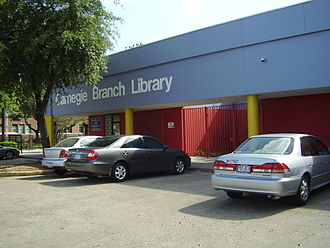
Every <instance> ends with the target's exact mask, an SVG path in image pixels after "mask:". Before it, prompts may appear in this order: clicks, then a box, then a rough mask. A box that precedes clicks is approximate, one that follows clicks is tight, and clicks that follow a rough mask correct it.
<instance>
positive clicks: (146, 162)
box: [65, 135, 190, 182]
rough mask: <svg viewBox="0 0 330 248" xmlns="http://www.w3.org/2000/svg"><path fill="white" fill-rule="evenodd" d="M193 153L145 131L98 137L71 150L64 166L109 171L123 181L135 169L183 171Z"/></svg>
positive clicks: (90, 172)
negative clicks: (151, 135) (174, 146)
mask: <svg viewBox="0 0 330 248" xmlns="http://www.w3.org/2000/svg"><path fill="white" fill-rule="evenodd" d="M189 166H190V157H189V156H188V155H187V154H186V153H185V152H184V151H181V150H178V149H174V148H168V147H167V146H166V145H164V144H162V143H160V142H159V141H158V140H156V139H154V138H152V137H149V136H142V135H127V136H106V137H101V138H97V139H96V140H95V141H94V142H92V143H90V144H88V147H87V148H77V149H70V150H69V157H68V160H67V161H66V162H65V167H66V169H67V170H69V171H73V172H78V173H80V174H83V175H86V176H88V177H96V176H98V175H109V176H111V177H112V179H113V180H114V181H117V182H120V181H124V180H125V179H126V178H127V176H128V175H129V174H130V175H131V174H135V173H146V172H157V171H172V172H174V173H176V174H182V173H183V172H184V171H185V169H186V168H187V167H189Z"/></svg>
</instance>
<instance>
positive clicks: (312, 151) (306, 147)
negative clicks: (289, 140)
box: [301, 137, 330, 156]
mask: <svg viewBox="0 0 330 248" xmlns="http://www.w3.org/2000/svg"><path fill="white" fill-rule="evenodd" d="M329 154H330V153H329V149H328V148H327V147H326V145H324V144H323V143H322V142H321V141H320V140H319V139H317V138H315V137H303V138H301V155H302V156H320V155H329Z"/></svg>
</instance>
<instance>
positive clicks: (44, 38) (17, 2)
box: [0, 0, 121, 133]
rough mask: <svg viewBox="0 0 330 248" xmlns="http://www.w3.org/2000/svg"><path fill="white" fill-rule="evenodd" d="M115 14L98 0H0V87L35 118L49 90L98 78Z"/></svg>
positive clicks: (42, 111)
mask: <svg viewBox="0 0 330 248" xmlns="http://www.w3.org/2000/svg"><path fill="white" fill-rule="evenodd" d="M120 20H121V19H120V18H117V17H115V16H114V15H113V14H112V13H110V12H107V11H106V10H105V9H104V7H103V5H102V2H101V0H14V1H13V0H0V30H1V32H0V85H1V87H2V88H1V89H2V90H5V91H6V92H7V91H8V92H9V91H13V90H15V91H17V92H20V93H19V94H22V95H21V97H27V98H26V99H27V102H29V105H27V106H30V109H31V110H33V111H34V112H35V113H34V114H33V115H34V116H38V118H37V119H38V122H39V121H40V122H41V120H42V116H43V115H44V114H45V111H46V107H47V104H48V100H49V97H50V94H51V93H52V92H54V91H59V90H63V89H64V88H67V87H71V86H80V85H81V84H87V85H94V84H96V83H98V82H99V81H100V79H101V76H100V71H106V69H107V68H106V66H107V58H106V56H105V54H106V51H107V50H110V49H111V47H112V44H113V43H112V41H113V40H114V39H115V38H116V36H117V29H116V26H115V24H116V23H117V22H118V21H120ZM5 86H6V88H4V87H5ZM16 94H18V93H16ZM32 101H33V102H34V104H33V106H32ZM24 112H25V111H24ZM41 133H46V132H45V131H44V130H43V129H42V132H41Z"/></svg>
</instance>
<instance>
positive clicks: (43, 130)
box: [36, 113, 50, 148]
mask: <svg viewBox="0 0 330 248" xmlns="http://www.w3.org/2000/svg"><path fill="white" fill-rule="evenodd" d="M36 118H37V122H38V126H39V129H40V134H41V144H42V147H43V148H47V147H50V143H49V137H48V133H47V127H46V121H45V116H44V114H43V113H42V114H40V113H39V114H37V115H36Z"/></svg>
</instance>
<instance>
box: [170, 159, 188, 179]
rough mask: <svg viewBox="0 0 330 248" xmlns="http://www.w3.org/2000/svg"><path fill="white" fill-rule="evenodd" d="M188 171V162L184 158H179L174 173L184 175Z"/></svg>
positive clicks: (175, 163)
mask: <svg viewBox="0 0 330 248" xmlns="http://www.w3.org/2000/svg"><path fill="white" fill-rule="evenodd" d="M185 169H186V161H185V160H184V159H183V158H177V159H175V161H174V165H173V172H174V174H176V175H179V174H182V173H184V171H185Z"/></svg>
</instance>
